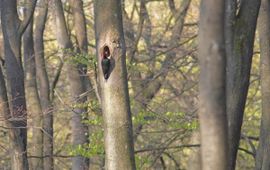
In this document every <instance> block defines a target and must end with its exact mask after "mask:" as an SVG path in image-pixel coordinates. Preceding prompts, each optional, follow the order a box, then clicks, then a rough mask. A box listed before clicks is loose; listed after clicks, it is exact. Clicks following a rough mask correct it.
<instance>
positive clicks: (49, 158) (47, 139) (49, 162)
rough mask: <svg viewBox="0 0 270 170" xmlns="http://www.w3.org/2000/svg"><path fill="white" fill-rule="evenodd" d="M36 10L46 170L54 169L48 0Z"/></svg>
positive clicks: (36, 37)
mask: <svg viewBox="0 0 270 170" xmlns="http://www.w3.org/2000/svg"><path fill="white" fill-rule="evenodd" d="M39 6H40V8H38V9H37V10H36V12H37V14H36V16H35V20H34V23H35V29H34V51H35V62H36V71H37V73H36V74H37V79H38V80H39V81H38V83H39V84H38V85H39V97H40V104H41V108H42V112H43V130H44V133H43V156H44V158H43V168H44V170H52V169H53V167H54V166H53V115H52V114H53V111H52V103H51V100H50V85H49V77H48V74H47V70H46V62H45V58H44V41H43V34H44V30H45V24H46V20H47V13H48V4H47V1H46V0H40V1H39Z"/></svg>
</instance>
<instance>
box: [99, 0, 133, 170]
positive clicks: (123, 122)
mask: <svg viewBox="0 0 270 170" xmlns="http://www.w3.org/2000/svg"><path fill="white" fill-rule="evenodd" d="M121 12H122V11H121V1H120V0H116V1H110V0H98V1H95V6H94V13H95V31H96V42H97V58H98V80H99V90H100V94H101V101H102V102H101V103H102V111H103V118H104V129H105V139H104V140H105V152H106V158H105V166H106V169H111V170H112V169H127V170H128V169H135V159H134V149H133V135H132V122H131V112H130V103H129V94H128V85H127V71H126V55H125V53H126V48H125V40H124V34H123V25H122V13H121Z"/></svg>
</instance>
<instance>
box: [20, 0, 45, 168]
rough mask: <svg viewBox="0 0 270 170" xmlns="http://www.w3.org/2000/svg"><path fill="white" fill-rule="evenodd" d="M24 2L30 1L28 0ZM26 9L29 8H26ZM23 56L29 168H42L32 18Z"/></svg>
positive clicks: (41, 126)
mask: <svg viewBox="0 0 270 170" xmlns="http://www.w3.org/2000/svg"><path fill="white" fill-rule="evenodd" d="M26 3H27V4H28V3H31V2H30V1H29V0H27V1H26ZM26 10H29V9H28V8H26ZM23 56H24V73H25V91H26V104H27V111H28V118H29V119H31V121H32V132H33V135H32V142H31V146H32V148H31V149H30V150H29V152H30V153H29V154H30V155H31V156H36V157H38V158H32V159H31V162H30V163H31V164H30V165H31V169H43V158H42V156H43V133H42V128H43V116H42V110H41V105H40V100H39V95H38V89H37V82H36V63H35V54H34V41H33V19H32V20H31V21H30V22H29V24H28V26H27V28H26V30H25V32H24V34H23Z"/></svg>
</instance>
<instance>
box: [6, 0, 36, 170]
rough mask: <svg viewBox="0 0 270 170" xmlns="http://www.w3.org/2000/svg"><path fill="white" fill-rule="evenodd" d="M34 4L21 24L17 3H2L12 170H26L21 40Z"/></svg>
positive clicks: (32, 4) (32, 3)
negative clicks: (9, 99)
mask: <svg viewBox="0 0 270 170" xmlns="http://www.w3.org/2000/svg"><path fill="white" fill-rule="evenodd" d="M35 5H36V0H33V1H31V3H30V4H29V6H30V8H29V10H28V12H27V15H26V17H25V19H24V20H23V21H21V20H20V19H19V17H18V13H17V1H16V0H2V2H1V23H2V31H3V36H4V49H5V61H6V70H7V84H8V85H9V86H10V91H11V92H10V93H11V94H10V96H11V101H10V115H9V117H8V122H9V123H10V126H11V127H12V128H11V129H10V130H9V138H10V147H11V148H12V150H11V168H12V170H27V169H28V168H29V166H28V161H27V151H26V145H27V129H26V127H27V112H26V102H25V92H24V74H23V67H22V61H21V36H22V34H23V32H24V31H25V29H26V27H27V25H28V24H29V21H30V20H31V18H32V16H33V11H34V9H35Z"/></svg>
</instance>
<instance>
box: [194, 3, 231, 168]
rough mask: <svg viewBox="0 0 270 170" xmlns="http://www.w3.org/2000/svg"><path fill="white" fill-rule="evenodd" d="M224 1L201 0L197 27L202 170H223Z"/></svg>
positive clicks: (224, 135) (224, 105)
mask: <svg viewBox="0 0 270 170" xmlns="http://www.w3.org/2000/svg"><path fill="white" fill-rule="evenodd" d="M224 11H225V5H224V0H218V1H217V0H202V2H201V8H200V24H199V47H198V50H199V53H198V55H199V64H200V69H201V72H200V79H199V119H200V130H201V160H202V169H203V170H213V169H219V170H226V169H227V161H228V160H227V141H228V140H227V118H226V98H225V84H226V83H225V76H226V72H225V67H226V57H225V41H224Z"/></svg>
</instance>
